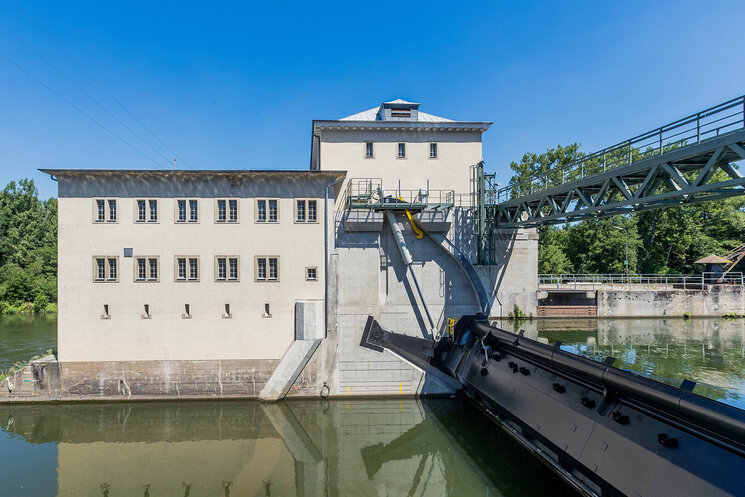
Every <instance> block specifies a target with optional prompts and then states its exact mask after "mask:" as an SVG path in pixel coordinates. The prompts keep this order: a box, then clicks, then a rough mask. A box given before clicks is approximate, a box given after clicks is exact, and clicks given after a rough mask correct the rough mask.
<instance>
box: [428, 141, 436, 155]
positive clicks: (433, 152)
mask: <svg viewBox="0 0 745 497" xmlns="http://www.w3.org/2000/svg"><path fill="white" fill-rule="evenodd" d="M429 158H430V159H436V158H437V144H436V143H430V144H429Z"/></svg>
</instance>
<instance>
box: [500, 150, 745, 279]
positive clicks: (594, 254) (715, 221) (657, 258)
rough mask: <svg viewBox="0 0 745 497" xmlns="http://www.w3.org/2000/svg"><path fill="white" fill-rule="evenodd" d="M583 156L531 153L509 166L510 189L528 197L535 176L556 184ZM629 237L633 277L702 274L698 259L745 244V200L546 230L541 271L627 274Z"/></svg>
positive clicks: (541, 242)
mask: <svg viewBox="0 0 745 497" xmlns="http://www.w3.org/2000/svg"><path fill="white" fill-rule="evenodd" d="M636 154H637V153H634V155H635V157H634V160H635V159H636ZM583 156H584V155H583V153H582V152H581V150H580V146H579V144H577V143H573V144H571V145H568V146H557V147H556V148H551V149H548V150H547V151H546V152H545V153H543V154H534V153H527V154H525V155H524V156H523V157H522V159H521V160H520V162H513V163H512V164H510V168H511V169H512V171H513V172H514V174H513V176H512V179H511V180H510V183H509V186H510V187H512V189H513V191H514V192H515V193H524V192H525V191H524V190H525V189H526V188H529V185H530V183H531V180H534V178H539V181H548V182H549V183H552V179H551V178H552V175H556V173H555V172H552V171H561V170H562V169H564V170H565V171H568V170H569V168H568V167H567V166H569V165H570V164H572V163H574V162H575V161H577V160H579V159H581V158H582V157H583ZM596 167H602V164H601V165H600V166H596ZM735 167H736V165H735ZM600 170H602V169H600ZM565 174H568V173H565ZM717 175H724V173H723V172H722V171H719V172H717ZM543 178H548V179H547V180H546V179H543ZM716 178H717V177H716V176H715V177H714V179H716ZM557 181H558V180H557ZM618 228H620V229H618ZM626 234H628V258H629V261H628V262H629V272H630V273H662V274H694V273H699V272H701V271H702V270H703V267H702V266H701V265H700V264H694V261H696V260H698V259H699V258H701V257H704V256H707V255H709V254H718V255H723V254H725V253H727V252H728V251H729V250H731V249H733V248H735V247H737V246H739V245H741V244H743V243H744V242H745V197H734V198H730V199H727V200H717V201H711V202H701V203H697V204H690V205H680V206H676V207H669V208H667V209H658V210H651V211H641V212H635V213H633V214H629V215H625V216H612V217H606V218H600V219H588V220H584V221H580V222H575V223H567V224H565V225H557V226H546V227H542V228H540V238H539V242H538V272H539V273H544V274H546V273H623V272H624V260H625V241H626Z"/></svg>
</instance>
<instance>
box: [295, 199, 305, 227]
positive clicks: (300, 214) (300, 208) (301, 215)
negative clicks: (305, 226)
mask: <svg viewBox="0 0 745 497" xmlns="http://www.w3.org/2000/svg"><path fill="white" fill-rule="evenodd" d="M295 204H296V206H297V215H296V216H295V221H297V222H298V223H304V222H305V200H298V201H296V202H295Z"/></svg>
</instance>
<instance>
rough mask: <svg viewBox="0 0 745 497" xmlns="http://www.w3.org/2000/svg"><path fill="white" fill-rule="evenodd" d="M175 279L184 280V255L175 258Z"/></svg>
mask: <svg viewBox="0 0 745 497" xmlns="http://www.w3.org/2000/svg"><path fill="white" fill-rule="evenodd" d="M176 279H177V280H186V257H177V258H176Z"/></svg>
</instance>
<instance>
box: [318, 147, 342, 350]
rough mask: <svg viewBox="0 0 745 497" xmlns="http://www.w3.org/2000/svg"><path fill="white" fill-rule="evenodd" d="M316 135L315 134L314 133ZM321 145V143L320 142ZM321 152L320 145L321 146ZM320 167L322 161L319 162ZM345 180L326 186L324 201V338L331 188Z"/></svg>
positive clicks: (327, 317) (327, 312)
mask: <svg viewBox="0 0 745 497" xmlns="http://www.w3.org/2000/svg"><path fill="white" fill-rule="evenodd" d="M314 136H315V135H314ZM319 145H320V143H319ZM319 153H320V146H319ZM319 167H320V163H319ZM342 181H344V177H341V178H339V179H338V180H336V181H334V182H333V183H329V184H328V185H326V188H324V194H325V198H324V201H323V234H324V237H323V246H324V253H325V258H324V261H323V262H324V270H323V283H324V286H325V287H326V288H325V293H324V299H323V306H324V307H323V323H324V329H323V338H326V337H327V336H328V334H329V188H331V187H332V186H334V185H336V184H338V183H341V182H342Z"/></svg>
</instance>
